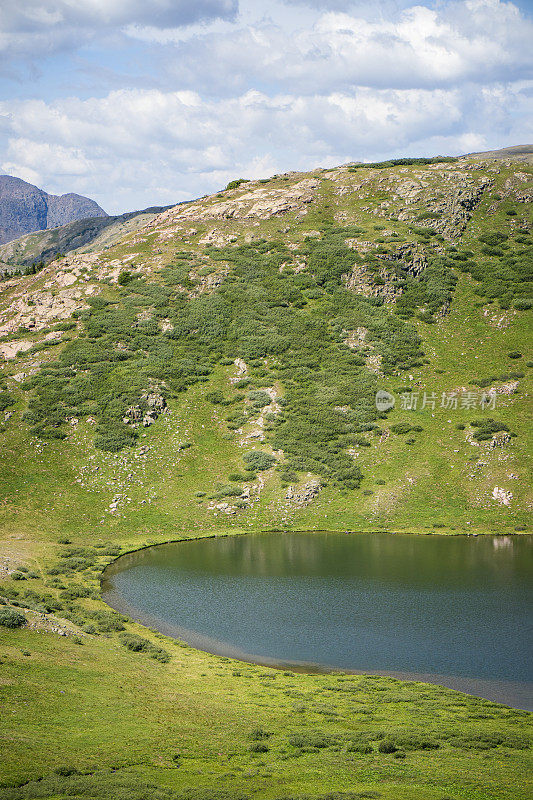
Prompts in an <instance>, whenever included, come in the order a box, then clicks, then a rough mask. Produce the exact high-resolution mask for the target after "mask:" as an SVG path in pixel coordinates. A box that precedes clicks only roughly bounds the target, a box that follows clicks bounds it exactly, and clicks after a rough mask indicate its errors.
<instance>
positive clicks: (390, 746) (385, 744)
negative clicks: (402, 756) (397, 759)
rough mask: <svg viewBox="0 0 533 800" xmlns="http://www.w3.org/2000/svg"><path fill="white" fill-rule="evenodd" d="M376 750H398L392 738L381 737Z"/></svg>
mask: <svg viewBox="0 0 533 800" xmlns="http://www.w3.org/2000/svg"><path fill="white" fill-rule="evenodd" d="M378 750H379V752H380V753H395V752H396V751H397V750H398V748H397V747H396V745H395V744H394V742H393V741H392V739H383V740H382V741H381V742H380V743H379V744H378Z"/></svg>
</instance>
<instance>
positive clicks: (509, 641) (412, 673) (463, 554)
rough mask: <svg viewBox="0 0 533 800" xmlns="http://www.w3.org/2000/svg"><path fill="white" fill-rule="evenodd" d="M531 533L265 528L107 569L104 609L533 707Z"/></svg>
mask: <svg viewBox="0 0 533 800" xmlns="http://www.w3.org/2000/svg"><path fill="white" fill-rule="evenodd" d="M532 545H533V537H531V536H495V537H493V536H484V537H481V536H480V537H477V538H475V537H471V536H470V537H467V536H417V535H412V534H409V535H405V534H404V535H400V534H397V535H391V534H381V533H373V534H342V533H270V534H251V535H245V536H228V537H220V538H213V539H203V540H202V539H200V540H194V541H186V542H177V543H173V544H166V545H159V546H156V547H151V548H147V549H144V550H140V551H138V552H136V553H132V554H129V555H126V556H123V557H122V558H120V559H118V560H117V561H116V562H115V563H114V564H112V565H111V566H110V567H108V568H107V570H106V572H105V576H104V580H103V583H102V589H103V596H104V599H105V600H106V601H107V602H108V603H109V605H111V606H113V607H114V608H117V609H119V610H121V611H124V612H126V613H128V614H129V615H130V616H132V617H134V618H136V619H138V620H140V621H141V622H144V623H145V624H148V625H150V626H151V627H154V628H156V629H158V630H160V631H162V632H163V633H166V634H169V635H172V636H176V637H178V638H180V639H183V640H184V641H186V642H188V643H190V644H192V645H193V646H195V647H198V648H199V649H203V650H207V651H209V652H213V653H218V654H220V655H227V656H232V657H236V658H240V659H243V660H250V661H256V662H259V663H262V664H267V665H272V666H287V667H289V668H290V667H293V668H306V669H315V668H334V669H339V670H343V671H361V672H375V673H378V674H388V675H395V676H397V677H402V678H413V679H421V680H426V681H429V682H432V683H439V684H443V685H446V686H451V687H452V688H456V689H460V690H462V691H466V692H469V693H472V694H477V695H479V696H482V697H486V698H487V699H490V700H496V701H498V702H503V703H507V704H509V705H514V706H516V707H518V708H526V709H529V710H533V670H532V659H531V654H532V647H531V645H532V638H531V620H532V610H533V609H532V592H531V589H532V576H533V547H532Z"/></svg>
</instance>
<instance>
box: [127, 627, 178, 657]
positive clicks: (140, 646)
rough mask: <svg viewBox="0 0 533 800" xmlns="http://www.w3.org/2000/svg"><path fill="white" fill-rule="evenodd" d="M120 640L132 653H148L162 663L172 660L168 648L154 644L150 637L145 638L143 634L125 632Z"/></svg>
mask: <svg viewBox="0 0 533 800" xmlns="http://www.w3.org/2000/svg"><path fill="white" fill-rule="evenodd" d="M120 641H121V643H122V644H123V645H124V647H126V648H127V649H128V650H130V651H131V652H132V653H146V654H147V655H149V656H150V658H155V659H156V660H157V661H161V662H162V663H167V662H168V661H170V655H169V654H168V653H167V651H166V650H163V648H162V647H159V646H158V645H155V644H152V642H150V641H149V640H148V639H143V637H142V636H137V635H136V634H134V633H123V634H121V636H120Z"/></svg>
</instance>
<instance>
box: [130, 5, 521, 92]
mask: <svg viewBox="0 0 533 800" xmlns="http://www.w3.org/2000/svg"><path fill="white" fill-rule="evenodd" d="M313 20H315V18H314V17H313ZM303 23H305V16H304V18H303ZM137 35H139V36H140V35H143V36H144V39H145V40H149V39H150V32H149V30H147V29H145V30H144V31H143V32H141V31H140V30H138V31H137ZM531 41H533V23H532V22H531V21H530V20H527V19H525V18H524V17H523V16H521V14H520V11H519V10H518V8H517V7H516V6H514V5H513V4H512V3H503V2H500V1H499V0H467V2H452V3H448V4H446V5H443V6H442V7H439V10H438V11H436V10H433V9H430V8H427V7H425V6H423V5H415V6H412V7H410V8H407V9H404V10H403V11H399V12H398V13H395V14H390V15H388V16H379V15H378V16H375V15H374V17H371V18H369V17H367V16H365V15H363V14H359V13H356V12H355V11H352V12H351V13H341V12H338V13H337V12H328V13H325V14H322V15H321V16H319V18H318V19H316V21H313V22H312V23H310V24H308V25H305V24H301V26H300V29H299V30H291V29H289V30H286V29H285V27H284V25H283V21H282V20H276V21H275V22H274V21H272V20H268V19H267V20H264V19H260V20H256V21H255V22H254V23H252V24H248V25H246V26H242V27H238V26H233V27H232V28H231V30H227V31H221V30H219V31H217V32H216V33H213V34H210V33H208V34H206V35H204V36H202V35H197V36H195V37H194V38H192V39H190V40H187V41H177V42H176V45H175V47H174V48H170V47H169V48H168V49H167V50H166V52H165V63H164V69H166V70H167V71H168V74H169V75H170V78H169V80H175V81H178V80H179V81H180V84H181V85H184V84H186V85H188V86H190V87H194V88H196V89H198V90H201V91H202V92H204V93H205V92H209V93H211V94H217V93H227V94H230V93H232V92H237V91H238V92H243V91H245V90H246V89H248V88H250V87H253V86H256V85H258V84H260V85H262V86H265V85H266V86H269V87H274V90H275V91H290V92H298V93H309V92H329V91H332V90H333V89H337V90H339V89H340V90H346V89H350V88H351V87H353V86H375V87H382V88H385V87H397V88H412V87H419V88H429V87H434V86H435V87H436V86H441V87H449V86H452V85H456V84H457V83H459V82H466V81H479V82H481V83H486V82H487V81H490V80H509V79H512V78H515V77H516V76H517V75H520V74H522V72H523V71H524V70H527V71H529V72H530V73H531V72H533V50H532V49H531V46H530V45H531Z"/></svg>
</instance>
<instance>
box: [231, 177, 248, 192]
mask: <svg viewBox="0 0 533 800" xmlns="http://www.w3.org/2000/svg"><path fill="white" fill-rule="evenodd" d="M249 182H250V180H249V178H237V179H236V180H234V181H230V182H229V183H228V185H227V186H226V190H228V189H237V188H238V187H239V186H240V185H241V184H242V183H249Z"/></svg>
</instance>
